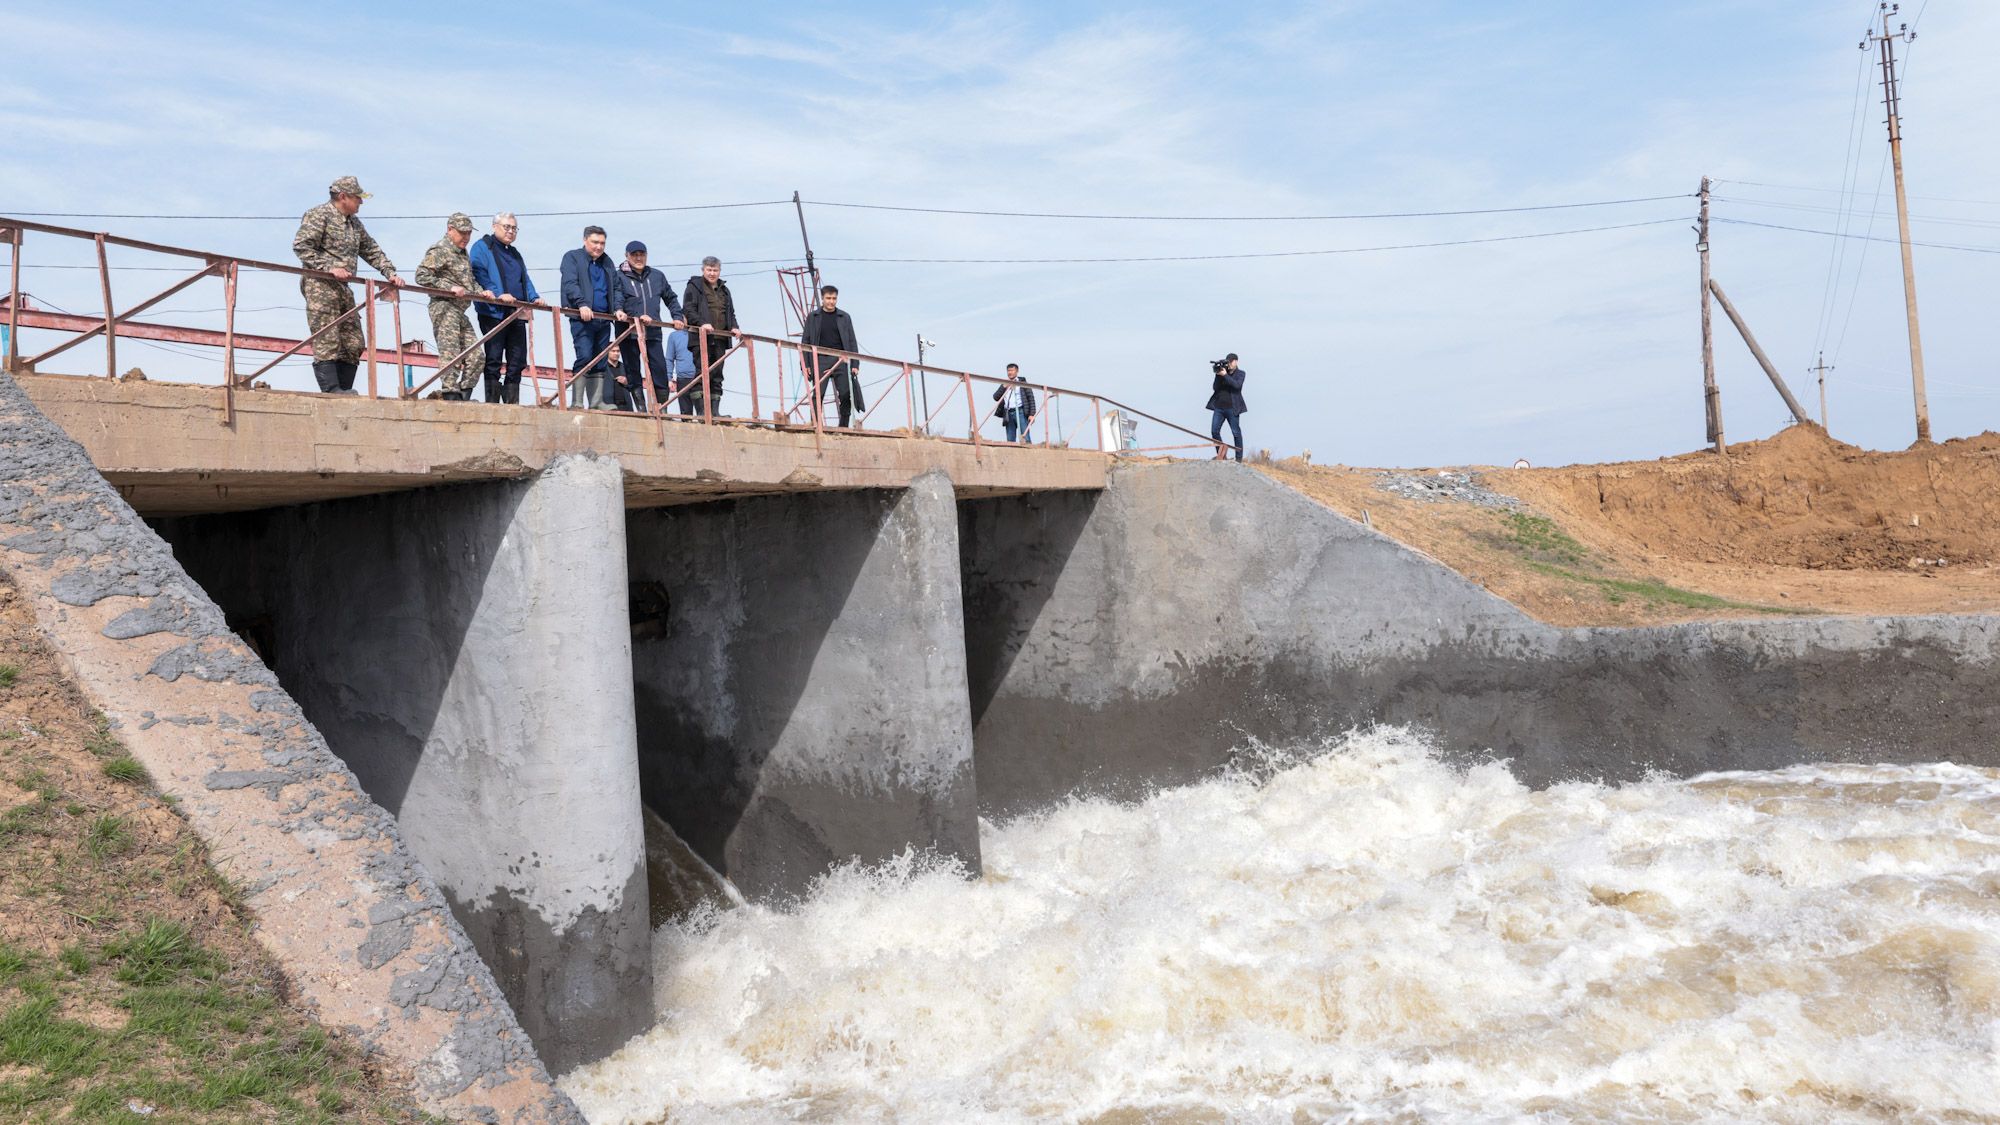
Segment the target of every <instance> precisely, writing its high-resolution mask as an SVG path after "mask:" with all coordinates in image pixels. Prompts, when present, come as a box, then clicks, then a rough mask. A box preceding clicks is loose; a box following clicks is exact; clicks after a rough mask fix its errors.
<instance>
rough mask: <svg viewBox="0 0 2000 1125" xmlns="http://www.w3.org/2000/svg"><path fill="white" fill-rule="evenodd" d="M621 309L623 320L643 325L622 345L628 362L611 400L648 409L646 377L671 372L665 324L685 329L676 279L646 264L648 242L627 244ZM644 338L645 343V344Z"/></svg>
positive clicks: (614, 378)
mask: <svg viewBox="0 0 2000 1125" xmlns="http://www.w3.org/2000/svg"><path fill="white" fill-rule="evenodd" d="M617 282H618V311H619V313H620V314H621V319H623V318H626V317H629V318H631V319H633V320H636V321H638V322H639V328H638V329H637V330H636V331H634V332H633V333H632V334H631V335H629V336H627V337H625V341H624V343H622V344H620V345H618V348H619V351H620V353H621V354H622V358H623V359H624V362H623V363H621V364H620V365H619V370H618V372H617V373H616V374H615V375H613V376H612V380H611V403H612V405H613V406H616V407H617V408H618V409H620V410H636V411H641V412H643V411H644V410H645V409H646V382H645V380H646V376H647V375H648V374H651V375H653V376H654V377H656V378H660V377H663V375H662V373H665V372H670V371H671V370H672V369H671V368H669V367H668V366H667V350H666V347H665V342H666V341H665V335H664V333H665V332H666V330H667V329H666V327H665V325H669V324H670V325H672V326H673V327H675V328H685V327H687V325H686V324H685V323H683V322H682V320H681V303H680V302H679V301H676V300H675V299H674V285H673V282H671V281H668V280H667V275H666V274H663V273H661V272H660V271H659V270H656V269H654V268H653V267H651V266H649V265H647V264H646V244H645V243H643V242H638V241H633V242H628V243H626V244H625V261H624V262H623V263H621V264H620V265H619V267H618V277H617ZM663 302H664V303H665V304H666V306H667V315H665V316H662V315H661V314H660V305H661V304H662V303H663ZM642 341H643V343H642ZM642 346H643V347H644V348H645V349H646V360H645V364H644V365H643V367H642V366H641V364H640V362H639V349H640V348H641V347H642Z"/></svg>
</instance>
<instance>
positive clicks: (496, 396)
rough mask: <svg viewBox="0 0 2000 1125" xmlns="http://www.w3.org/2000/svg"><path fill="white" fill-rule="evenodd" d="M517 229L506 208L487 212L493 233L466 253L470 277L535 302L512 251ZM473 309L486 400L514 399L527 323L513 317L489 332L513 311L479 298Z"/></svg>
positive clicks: (524, 362) (518, 392)
mask: <svg viewBox="0 0 2000 1125" xmlns="http://www.w3.org/2000/svg"><path fill="white" fill-rule="evenodd" d="M520 230H521V223H520V220H518V219H516V218H514V213H513V212H512V211H502V212H500V213H499V214H498V215H495V216H493V233H492V234H489V235H487V236H486V237H485V238H482V239H480V240H479V241H478V242H477V243H475V244H474V245H473V247H472V251H471V254H470V255H469V256H470V257H471V259H472V276H474V277H476V278H478V279H479V287H480V288H481V289H486V290H490V291H491V292H492V293H493V294H497V295H498V296H500V297H502V298H512V299H513V300H515V301H539V300H541V299H542V295H541V294H539V293H537V292H535V283H534V281H533V280H532V279H531V278H529V277H528V263H526V262H524V261H522V260H521V252H520V251H519V250H516V249H514V239H515V238H516V237H517V236H518V235H519V234H520ZM474 307H475V309H476V310H477V311H478V313H479V334H480V335H482V336H485V337H486V401H487V402H519V401H521V369H522V368H524V367H526V366H527V365H528V322H527V321H526V320H525V319H523V318H520V317H516V318H515V319H514V320H513V322H512V323H509V324H508V325H507V327H505V328H501V329H500V331H498V332H494V331H493V330H494V329H495V328H499V327H500V322H501V321H503V320H506V319H507V315H508V314H509V313H511V312H513V311H514V310H513V309H512V308H510V307H508V306H506V305H497V304H489V303H487V302H484V301H481V302H479V303H478V304H477V305H475V306H474ZM488 333H492V334H491V335H487V334H488Z"/></svg>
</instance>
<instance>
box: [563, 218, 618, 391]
mask: <svg viewBox="0 0 2000 1125" xmlns="http://www.w3.org/2000/svg"><path fill="white" fill-rule="evenodd" d="M604 238H605V235H604V228H603V227H600V226H588V227H585V228H583V246H582V247H581V248H579V249H576V250H571V251H570V252H569V253H567V254H564V255H563V260H562V304H563V307H564V308H566V309H575V310H576V311H575V312H573V313H571V314H570V316H569V341H570V343H571V344H572V345H574V346H575V351H576V359H575V361H574V362H572V363H571V364H570V370H571V371H573V372H574V371H582V370H583V369H584V368H586V367H590V373H589V374H587V375H584V376H583V377H582V378H581V379H580V380H578V382H577V385H575V386H572V388H571V401H572V404H573V405H580V406H588V407H589V408H590V409H592V410H597V409H600V408H601V407H603V406H604V404H605V401H606V400H607V399H608V398H609V397H610V395H609V394H608V393H606V391H605V386H606V385H607V384H609V383H610V382H611V378H612V376H613V375H615V374H617V372H616V370H615V369H616V367H617V365H618V354H617V353H616V352H612V354H610V355H608V356H605V357H604V359H603V361H602V362H600V363H598V364H597V365H596V366H594V367H592V366H591V361H592V360H595V359H597V357H598V356H600V355H603V354H604V353H605V352H606V351H608V350H610V348H611V322H612V320H613V319H614V318H616V316H617V315H618V309H619V300H618V289H619V285H618V263H616V262H614V261H612V260H611V255H609V254H606V253H605V252H604Z"/></svg>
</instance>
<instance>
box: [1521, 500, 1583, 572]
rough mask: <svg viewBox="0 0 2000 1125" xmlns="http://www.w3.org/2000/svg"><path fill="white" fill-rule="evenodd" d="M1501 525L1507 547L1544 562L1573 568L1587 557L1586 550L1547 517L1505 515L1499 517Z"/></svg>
mask: <svg viewBox="0 0 2000 1125" xmlns="http://www.w3.org/2000/svg"><path fill="white" fill-rule="evenodd" d="M1501 524H1502V527H1503V528H1504V532H1503V533H1504V534H1505V536H1506V538H1507V540H1508V542H1509V544H1510V545H1512V546H1514V547H1516V548H1519V549H1521V550H1523V551H1526V552H1527V553H1529V554H1532V555H1536V556H1539V557H1541V558H1542V559H1543V560H1544V561H1553V562H1556V563H1567V564H1569V565H1571V566H1575V565H1577V564H1579V563H1581V562H1583V561H1584V560H1585V559H1586V558H1588V557H1589V556H1590V551H1589V549H1588V548H1586V547H1585V546H1584V545H1583V544H1581V543H1579V542H1577V541H1576V540H1575V539H1574V538H1572V537H1571V536H1570V534H1569V533H1568V532H1566V531H1564V530H1563V529H1562V528H1560V527H1557V526H1556V521H1554V520H1552V519H1550V518H1548V517H1547V516H1531V515H1529V514H1527V513H1526V512H1508V513H1507V514H1505V515H1504V516H1502V517H1501Z"/></svg>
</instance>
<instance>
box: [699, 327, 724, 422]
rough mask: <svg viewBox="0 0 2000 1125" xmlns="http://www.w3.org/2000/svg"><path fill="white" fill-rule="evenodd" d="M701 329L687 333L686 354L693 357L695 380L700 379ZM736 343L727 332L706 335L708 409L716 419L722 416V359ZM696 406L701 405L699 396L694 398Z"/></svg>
mask: <svg viewBox="0 0 2000 1125" xmlns="http://www.w3.org/2000/svg"><path fill="white" fill-rule="evenodd" d="M701 335H702V334H701V329H699V328H694V329H690V330H689V332H688V353H689V354H690V355H692V356H694V371H695V378H697V379H699V378H700V377H701ZM734 343H736V340H735V338H734V337H732V336H730V335H729V333H727V332H710V333H709V334H708V409H709V411H710V412H712V413H714V414H715V415H716V416H717V417H721V416H722V357H723V356H725V355H728V354H729V348H730V345H732V344H734ZM694 398H695V403H696V405H700V404H701V396H700V395H699V394H696V395H695V396H694Z"/></svg>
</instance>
